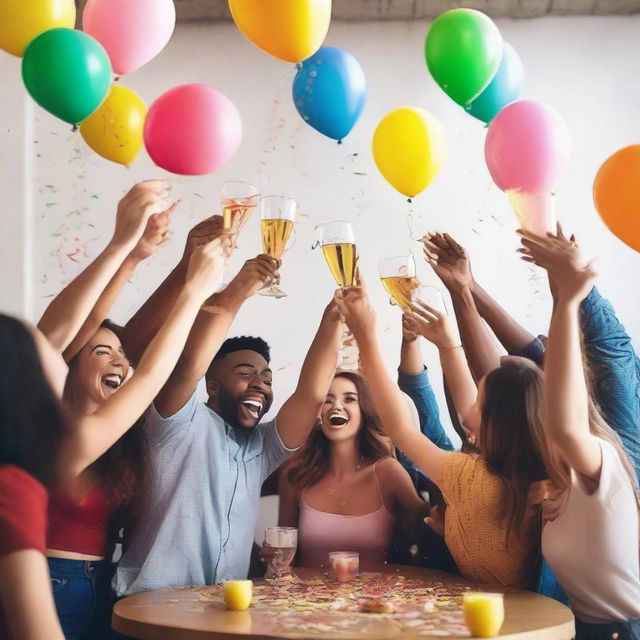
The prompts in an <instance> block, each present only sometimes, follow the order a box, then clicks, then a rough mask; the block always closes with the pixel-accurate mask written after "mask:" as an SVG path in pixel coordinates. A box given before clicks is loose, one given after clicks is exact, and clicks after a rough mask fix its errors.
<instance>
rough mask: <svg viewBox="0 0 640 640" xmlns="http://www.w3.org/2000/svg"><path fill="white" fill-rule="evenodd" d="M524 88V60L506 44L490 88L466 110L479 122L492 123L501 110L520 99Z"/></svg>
mask: <svg viewBox="0 0 640 640" xmlns="http://www.w3.org/2000/svg"><path fill="white" fill-rule="evenodd" d="M523 86H524V68H523V66H522V60H521V59H520V56H519V55H518V52H517V51H516V50H515V49H514V48H513V47H512V46H511V45H510V44H509V43H508V42H505V43H504V51H503V53H502V62H501V63H500V66H499V67H498V72H497V73H496V75H495V76H494V77H493V80H492V81H491V82H490V83H489V86H488V87H487V88H486V89H485V90H484V91H483V92H482V93H481V94H480V95H479V96H478V97H477V98H476V99H475V100H474V101H473V102H472V103H471V104H470V105H468V106H467V107H466V109H467V111H468V112H469V113H470V114H471V115H472V116H474V117H475V118H478V120H482V122H491V120H493V119H494V118H495V117H496V115H497V113H498V111H500V109H502V108H503V107H506V106H507V105H508V104H509V103H510V102H513V101H514V100H517V99H518V98H519V97H520V95H521V94H522V89H523Z"/></svg>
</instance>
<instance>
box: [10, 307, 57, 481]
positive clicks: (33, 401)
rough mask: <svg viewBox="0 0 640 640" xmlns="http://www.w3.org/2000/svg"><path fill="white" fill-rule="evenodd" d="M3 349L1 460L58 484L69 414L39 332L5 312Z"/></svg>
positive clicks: (36, 476) (39, 478)
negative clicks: (48, 371)
mask: <svg viewBox="0 0 640 640" xmlns="http://www.w3.org/2000/svg"><path fill="white" fill-rule="evenodd" d="M0 353H1V354H2V374H0V464H13V465H16V466H18V467H20V468H22V469H24V470H25V471H26V472H28V473H30V474H31V475H32V476H33V477H34V478H37V479H38V480H39V481H40V482H42V483H43V484H44V485H45V486H47V487H52V486H53V485H54V484H55V481H56V480H57V465H58V456H59V452H60V448H61V445H62V442H63V440H64V438H65V437H66V434H67V429H68V421H67V415H66V413H65V411H64V409H63V407H62V404H61V402H60V400H59V398H57V397H56V395H55V393H54V392H53V390H52V389H51V385H50V384H49V381H48V380H47V378H46V376H45V373H44V370H43V368H42V363H41V361H40V355H39V353H38V348H37V346H36V343H35V340H34V338H33V335H32V334H31V332H30V331H29V329H28V328H27V327H26V326H25V325H24V323H23V322H21V321H20V320H18V319H16V318H12V317H11V316H7V315H4V314H0Z"/></svg>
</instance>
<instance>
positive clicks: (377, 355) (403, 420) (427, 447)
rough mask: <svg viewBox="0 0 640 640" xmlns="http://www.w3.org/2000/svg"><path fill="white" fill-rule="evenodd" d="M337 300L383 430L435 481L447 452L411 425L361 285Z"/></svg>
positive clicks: (406, 408) (409, 416)
mask: <svg viewBox="0 0 640 640" xmlns="http://www.w3.org/2000/svg"><path fill="white" fill-rule="evenodd" d="M338 301H339V306H340V310H341V311H342V314H343V315H344V317H345V319H346V322H347V325H348V326H349V328H350V329H351V331H352V333H353V335H354V337H355V339H356V342H357V343H358V347H359V349H360V359H361V362H362V366H363V371H364V375H365V376H366V378H367V380H368V381H369V384H370V385H371V388H372V389H373V404H374V408H375V410H376V413H377V414H378V416H379V417H380V422H381V424H382V426H383V429H384V431H385V433H386V434H387V435H389V436H390V437H391V439H392V440H393V442H394V444H395V445H396V446H397V447H398V448H400V449H402V450H403V451H410V452H411V458H412V460H413V461H414V462H415V463H416V464H417V465H418V466H419V467H420V468H421V469H422V470H423V471H424V472H425V473H427V474H428V475H429V477H430V478H431V479H432V480H433V481H434V482H435V483H436V484H437V483H438V482H439V480H440V479H441V478H442V473H443V468H444V461H445V460H446V457H447V455H448V454H447V452H445V451H442V450H441V449H439V448H438V447H437V446H436V445H435V444H433V443H432V442H431V441H430V440H429V439H428V438H427V437H426V436H425V435H423V434H422V433H420V432H418V431H416V429H415V428H414V426H413V421H412V419H411V415H410V413H409V410H408V407H407V406H406V404H405V402H404V398H403V396H402V392H401V391H400V389H399V388H398V386H397V385H396V384H395V383H394V381H393V379H392V378H391V376H390V374H389V371H388V370H387V368H386V365H385V363H384V357H383V354H382V349H381V348H380V344H379V342H378V338H377V336H376V326H375V325H376V322H375V314H374V313H373V310H372V309H371V306H370V303H369V299H368V297H367V295H366V291H365V289H364V288H363V287H353V288H351V289H348V290H347V291H346V292H345V293H344V294H343V295H342V296H341V297H338Z"/></svg>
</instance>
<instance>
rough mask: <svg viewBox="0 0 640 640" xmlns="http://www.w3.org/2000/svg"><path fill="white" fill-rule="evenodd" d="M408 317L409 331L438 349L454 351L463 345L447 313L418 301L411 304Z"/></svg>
mask: <svg viewBox="0 0 640 640" xmlns="http://www.w3.org/2000/svg"><path fill="white" fill-rule="evenodd" d="M406 315H407V320H406V323H407V327H408V329H409V330H410V331H413V332H414V333H418V334H420V335H421V336H424V337H425V338H426V339H427V340H429V342H432V343H433V344H435V345H436V347H438V349H452V348H455V347H459V346H460V345H461V342H460V337H459V335H458V331H457V328H456V326H455V324H454V323H453V321H452V320H451V318H449V316H448V315H447V314H446V313H441V312H440V311H438V310H437V309H434V308H433V307H430V306H429V305H428V304H425V303H424V302H421V301H419V300H416V301H415V302H414V303H412V304H411V314H406Z"/></svg>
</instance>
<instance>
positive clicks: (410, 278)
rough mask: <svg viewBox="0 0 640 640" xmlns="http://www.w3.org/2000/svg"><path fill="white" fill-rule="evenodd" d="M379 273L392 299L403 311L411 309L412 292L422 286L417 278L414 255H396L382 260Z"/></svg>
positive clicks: (379, 264)
mask: <svg viewBox="0 0 640 640" xmlns="http://www.w3.org/2000/svg"><path fill="white" fill-rule="evenodd" d="M378 274H379V275H380V280H382V285H383V286H384V288H385V289H386V290H387V292H388V293H389V295H390V296H391V299H392V300H393V301H394V302H395V303H396V304H397V305H398V306H399V307H400V308H401V309H402V310H403V311H410V306H409V305H410V304H411V292H412V291H413V290H414V289H417V288H418V287H419V286H420V282H419V281H418V280H417V278H416V263H415V260H414V259H413V256H396V257H395V258H386V259H385V260H380V262H378Z"/></svg>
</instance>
